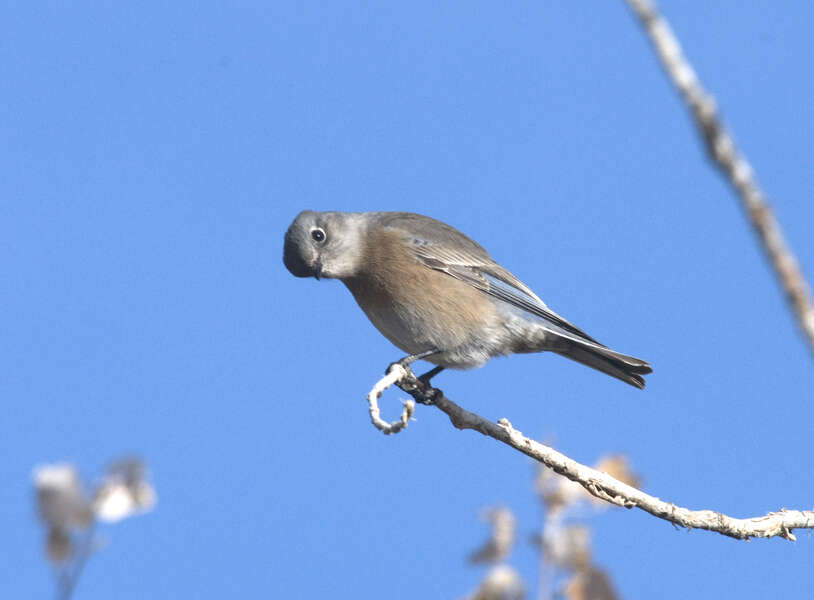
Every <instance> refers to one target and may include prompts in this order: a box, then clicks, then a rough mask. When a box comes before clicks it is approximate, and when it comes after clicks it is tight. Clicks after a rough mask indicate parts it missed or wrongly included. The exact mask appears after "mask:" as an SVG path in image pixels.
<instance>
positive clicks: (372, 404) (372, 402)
mask: <svg viewBox="0 0 814 600" xmlns="http://www.w3.org/2000/svg"><path fill="white" fill-rule="evenodd" d="M406 374H407V371H406V370H405V369H404V367H402V366H401V365H399V364H394V365H392V366H391V368H389V369H387V373H385V376H384V377H382V378H381V379H380V380H379V381H377V382H376V385H374V386H373V388H372V389H371V390H370V391H369V392H368V393H367V404H368V412H369V413H370V422H371V423H373V426H374V427H375V428H376V429H378V430H379V431H381V432H382V433H383V434H385V435H390V434H391V433H398V432H399V431H401V430H402V429H404V428H405V427H407V423H408V421H409V420H410V418H411V417H412V416H413V411H414V410H415V402H413V401H412V400H407V401H406V402H404V403H403V406H402V409H401V418H399V420H398V421H393V422H392V423H388V422H387V421H385V420H384V419H382V417H381V410H380V409H379V396H381V395H382V392H383V391H384V390H386V389H387V388H389V387H390V386H391V385H393V384H394V383H396V382H397V381H398V380H400V379H402V378H403V377H404V376H405V375H406Z"/></svg>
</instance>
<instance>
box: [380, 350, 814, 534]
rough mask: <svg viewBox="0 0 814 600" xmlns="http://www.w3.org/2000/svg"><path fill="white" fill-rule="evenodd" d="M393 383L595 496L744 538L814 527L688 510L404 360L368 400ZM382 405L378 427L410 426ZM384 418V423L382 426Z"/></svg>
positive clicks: (807, 517)
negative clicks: (390, 419)
mask: <svg viewBox="0 0 814 600" xmlns="http://www.w3.org/2000/svg"><path fill="white" fill-rule="evenodd" d="M391 385H396V386H398V387H399V388H401V389H402V390H403V391H405V392H407V393H408V394H410V395H411V396H412V397H413V398H415V400H416V401H418V402H422V403H426V402H427V399H428V398H432V401H433V404H434V406H436V407H437V408H438V409H439V410H441V411H442V412H444V413H446V414H447V416H448V417H449V420H450V421H451V422H452V424H453V425H454V426H455V427H456V428H458V429H472V430H474V431H478V432H480V433H482V434H483V435H486V436H489V437H491V438H494V439H496V440H498V441H500V442H503V443H504V444H506V445H508V446H511V447H512V448H514V449H515V450H519V451H520V452H522V453H523V454H525V455H526V456H530V457H531V458H533V459H534V460H536V461H538V462H540V463H542V464H544V465H545V466H546V467H548V468H550V469H553V470H554V471H556V472H557V473H559V474H560V475H563V476H564V477H567V478H568V479H570V480H572V481H575V482H577V483H579V484H580V485H581V486H582V487H584V488H585V489H586V490H587V491H588V493H589V494H591V495H592V496H595V497H597V498H600V499H602V500H606V501H607V502H610V503H612V504H615V505H617V506H622V507H624V508H634V507H635V508H640V509H641V510H643V511H645V512H648V513H650V514H651V515H653V516H655V517H658V518H660V519H664V520H665V521H669V522H671V523H674V524H675V525H678V526H680V527H686V528H688V529H706V530H708V531H715V532H717V533H720V534H723V535H726V536H729V537H732V538H736V539H739V540H748V539H749V538H753V537H755V538H757V537H764V538H768V537H781V538H784V539H786V540H791V541H793V540H794V539H795V537H794V534H793V533H792V530H793V529H814V510H805V511H800V510H786V509H780V510H779V511H777V512H771V513H769V514H767V515H764V516H761V517H753V518H751V519H735V518H733V517H728V516H726V515H724V514H722V513H718V512H715V511H712V510H689V509H687V508H682V507H680V506H676V505H675V504H672V503H670V502H664V501H663V500H659V499H658V498H656V497H655V496H650V495H648V494H645V493H644V492H642V491H641V490H638V489H636V488H635V487H633V486H630V485H628V484H626V483H623V482H621V481H619V480H617V479H614V478H613V477H611V476H610V475H608V474H607V473H603V472H601V471H597V470H595V469H592V468H591V467H587V466H585V465H583V464H580V463H578V462H577V461H575V460H573V459H571V458H568V457H567V456H565V455H564V454H562V453H560V452H557V451H556V450H554V449H553V448H550V447H548V446H545V445H543V444H541V443H539V442H536V441H534V440H532V439H530V438H527V437H526V436H524V435H523V434H522V433H521V432H520V431H518V430H517V429H515V428H514V427H512V424H511V423H510V422H509V421H508V419H500V420H498V421H497V422H496V423H493V422H492V421H488V420H486V419H484V418H483V417H481V416H480V415H477V414H475V413H473V412H469V411H468V410H466V409H464V408H461V407H460V406H458V405H457V404H455V403H454V402H453V401H452V400H450V399H449V398H447V397H446V396H444V393H443V392H442V391H441V390H439V389H437V388H433V387H431V386H429V385H428V384H427V383H425V382H423V381H421V380H420V379H418V378H417V377H416V376H415V375H414V374H413V372H412V370H411V369H410V368H409V367H404V366H401V365H399V364H393V365H391V366H390V368H389V369H388V370H387V373H386V374H385V376H384V377H383V378H382V379H380V380H379V381H378V382H377V383H376V385H375V386H374V387H373V389H372V390H371V391H370V393H369V394H368V402H370V401H371V398H373V399H374V401H375V399H376V398H378V397H379V396H380V395H381V393H382V392H383V391H384V390H385V389H387V388H388V387H389V386H391ZM374 392H375V393H374ZM378 411H379V409H378V406H376V408H375V419H374V409H373V407H372V406H371V409H370V413H371V421H373V424H374V425H376V427H377V429H380V430H381V431H384V432H385V433H395V432H397V431H400V430H401V429H403V428H404V426H406V424H407V419H409V416H407V417H405V414H406V413H407V408H406V407H405V410H404V412H403V413H402V419H401V421H396V422H394V423H390V424H388V423H387V422H385V421H382V420H381V418H380V417H379V412H378ZM410 414H412V407H411V408H410ZM376 420H378V421H379V424H377V423H376ZM382 424H383V425H384V428H383V427H381V426H380V425H382ZM388 428H389V429H388Z"/></svg>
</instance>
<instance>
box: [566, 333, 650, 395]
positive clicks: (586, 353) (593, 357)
mask: <svg viewBox="0 0 814 600" xmlns="http://www.w3.org/2000/svg"><path fill="white" fill-rule="evenodd" d="M551 350H552V351H553V352H556V353H557V354H561V355H562V356H565V357H566V358H570V359H571V360H575V361H577V362H578V363H582V364H583V365H585V366H587V367H591V368H592V369H596V370H597V371H602V372H603V373H606V374H608V375H610V376H611V377H616V379H620V380H621V381H624V382H625V383H628V384H630V385H632V386H634V387H637V388H639V389H643V388H644V377H642V375H647V374H648V373H652V372H653V369H652V368H651V367H650V365H649V364H648V363H647V362H646V361H643V360H641V359H639V358H634V357H632V356H627V355H625V354H620V353H619V352H615V351H613V350H611V349H610V348H607V347H605V346H603V345H601V344H597V343H594V342H589V341H586V340H581V339H579V338H577V337H573V336H571V335H568V336H558V338H557V340H556V342H555V343H554V344H553V345H552V347H551Z"/></svg>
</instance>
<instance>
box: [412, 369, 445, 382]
mask: <svg viewBox="0 0 814 600" xmlns="http://www.w3.org/2000/svg"><path fill="white" fill-rule="evenodd" d="M443 370H444V367H442V366H440V365H439V366H437V367H433V368H432V369H430V370H429V371H427V372H426V373H424V374H423V375H419V376H418V380H419V381H423V382H424V383H426V384H427V385H430V379H432V378H433V377H435V376H436V375H438V373H440V372H441V371H443Z"/></svg>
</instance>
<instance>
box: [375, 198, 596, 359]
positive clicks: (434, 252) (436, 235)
mask: <svg viewBox="0 0 814 600" xmlns="http://www.w3.org/2000/svg"><path fill="white" fill-rule="evenodd" d="M390 215H392V217H390V219H389V222H387V223H382V224H383V225H385V226H387V227H393V228H394V229H399V230H401V231H402V232H403V233H404V234H405V235H406V236H407V237H408V240H407V241H408V243H409V244H410V246H411V248H412V250H413V253H414V255H415V257H416V259H417V260H419V261H420V262H421V263H423V264H424V265H426V266H427V267H429V268H430V269H435V270H436V271H441V272H442V273H446V274H447V275H450V276H452V277H455V278H456V279H458V280H460V281H463V282H465V283H467V284H469V285H471V286H472V287H474V288H476V289H478V290H480V291H482V292H483V293H485V294H488V295H490V296H492V297H494V298H497V299H498V300H501V301H503V302H506V303H508V304H510V305H512V306H514V307H517V308H519V309H521V310H524V311H526V312H528V313H530V314H531V315H535V316H537V317H539V318H541V319H543V320H545V321H547V322H548V323H550V324H552V325H554V326H555V327H557V328H559V329H561V330H564V331H566V332H568V333H570V334H572V335H575V336H577V337H579V338H582V339H583V340H585V341H588V342H592V343H594V344H598V345H600V346H601V344H599V342H597V341H596V340H595V339H593V338H592V337H591V336H589V335H588V334H587V333H585V332H584V331H582V330H581V329H579V328H578V327H576V326H575V325H573V324H571V323H569V322H568V321H566V320H565V319H564V318H562V317H561V316H560V315H558V314H557V313H555V312H554V311H553V310H551V309H550V308H548V307H547V306H546V305H545V303H544V302H543V301H542V300H540V298H538V297H537V296H536V295H535V294H534V292H532V291H531V290H530V289H529V288H528V287H527V286H526V285H525V284H524V283H523V282H522V281H520V280H519V279H518V278H517V277H515V276H514V275H512V274H511V273H510V272H509V271H507V270H506V269H504V268H503V267H501V266H500V265H498V264H497V263H496V262H495V261H494V260H492V258H491V257H490V256H489V254H488V253H487V252H486V250H484V249H483V248H482V247H481V246H480V245H479V244H477V243H476V242H474V241H473V240H471V239H469V238H468V237H467V236H465V235H464V234H462V233H461V232H460V231H458V230H457V229H454V228H453V227H450V226H449V225H447V224H445V223H441V222H440V221H435V220H434V219H429V218H428V217H419V216H418V215H411V214H407V213H390ZM396 215H398V216H396Z"/></svg>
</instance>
